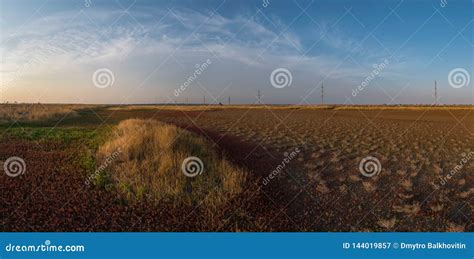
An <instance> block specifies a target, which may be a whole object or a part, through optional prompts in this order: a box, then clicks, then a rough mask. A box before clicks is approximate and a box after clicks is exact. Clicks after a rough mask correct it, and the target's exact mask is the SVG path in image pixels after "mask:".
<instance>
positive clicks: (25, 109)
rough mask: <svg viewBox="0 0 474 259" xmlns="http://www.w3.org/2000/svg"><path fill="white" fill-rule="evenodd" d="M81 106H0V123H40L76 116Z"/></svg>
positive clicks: (83, 106) (82, 106)
mask: <svg viewBox="0 0 474 259" xmlns="http://www.w3.org/2000/svg"><path fill="white" fill-rule="evenodd" d="M85 107H86V105H80V104H64V105H63V104H39V103H37V104H0V123H2V122H13V121H20V122H25V121H39V120H46V119H54V118H62V117H64V116H66V115H76V111H75V110H77V109H82V108H85Z"/></svg>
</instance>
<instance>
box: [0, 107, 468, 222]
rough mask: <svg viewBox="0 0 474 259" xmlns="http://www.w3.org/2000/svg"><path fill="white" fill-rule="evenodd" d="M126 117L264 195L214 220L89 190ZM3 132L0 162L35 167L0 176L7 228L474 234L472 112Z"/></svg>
mask: <svg viewBox="0 0 474 259" xmlns="http://www.w3.org/2000/svg"><path fill="white" fill-rule="evenodd" d="M130 118H139V119H155V120H159V121H162V122H165V123H169V124H174V125H176V126H178V127H180V128H182V129H184V130H186V131H189V132H192V133H193V134H195V135H196V136H199V137H201V138H204V139H207V141H209V142H210V143H212V145H213V147H214V149H215V150H216V152H218V153H219V154H221V155H222V156H223V157H225V158H227V159H228V160H229V161H231V162H232V163H234V164H235V165H236V166H238V167H240V168H243V169H245V170H247V171H249V172H250V179H249V182H250V183H251V185H252V186H255V187H256V191H254V192H251V193H245V194H242V195H239V196H236V197H234V198H233V199H231V200H229V201H228V202H227V205H226V206H224V207H222V209H221V210H220V211H219V213H217V214H215V215H214V214H213V215H212V220H210V217H209V216H208V215H206V213H205V210H203V209H202V208H201V203H199V202H196V203H193V204H190V205H189V206H188V207H187V205H182V206H176V204H175V203H172V202H158V203H157V202H155V203H154V202H148V201H141V202H134V203H130V202H127V201H126V200H124V199H122V198H121V197H120V196H119V195H117V194H116V192H114V191H113V190H111V189H110V188H106V187H100V186H86V185H85V184H84V181H85V179H86V178H87V176H88V175H90V174H91V173H93V172H94V171H96V170H97V168H98V167H99V166H100V163H98V161H97V157H96V152H97V150H98V149H99V147H100V146H101V145H102V144H103V143H104V142H105V141H106V139H107V138H108V136H109V135H110V133H111V132H112V131H113V129H114V128H115V126H116V125H117V124H118V123H119V122H121V121H123V120H126V119H130ZM0 130H1V132H2V138H1V140H0V160H3V161H5V160H6V159H8V158H9V157H12V156H18V157H21V158H23V159H24V160H25V162H26V166H27V170H26V173H25V174H23V175H20V176H18V177H14V178H12V177H8V176H6V175H5V174H3V175H2V176H1V177H0V182H1V183H0V186H1V187H0V188H1V190H0V191H1V192H0V203H2V204H1V206H0V220H1V221H0V224H1V225H0V230H3V231H38V230H39V231H474V224H473V218H474V202H473V200H472V198H473V196H474V163H473V159H474V158H472V157H471V154H472V152H473V151H474V112H473V110H472V107H471V108H468V109H453V108H443V107H437V109H428V108H422V107H417V108H416V109H377V108H376V107H372V108H370V109H357V108H352V109H347V110H346V109H334V108H331V107H328V108H325V109H301V108H293V109H291V108H281V107H280V108H267V107H258V108H252V109H249V107H232V108H215V107H212V109H203V107H193V108H192V109H189V107H188V108H183V109H166V110H163V109H162V107H161V108H157V107H140V106H137V107H133V108H130V107H105V106H101V107H88V108H86V109H82V110H79V111H76V112H75V113H74V116H69V115H65V116H63V117H61V118H54V119H51V120H47V121H34V122H15V123H5V124H3V125H2V126H1V127H0ZM366 157H374V158H376V159H377V160H378V161H379V162H380V168H379V169H380V172H379V173H378V174H376V175H374V176H372V177H366V176H364V175H363V174H361V172H360V169H359V164H360V162H361V160H363V159H364V158H366ZM270 174H272V177H271V178H269V176H270ZM448 176H449V177H448ZM199 177H205V173H204V174H203V175H200V176H199Z"/></svg>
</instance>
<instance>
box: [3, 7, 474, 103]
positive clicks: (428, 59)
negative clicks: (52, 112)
mask: <svg viewBox="0 0 474 259" xmlns="http://www.w3.org/2000/svg"><path fill="white" fill-rule="evenodd" d="M473 18H474V4H473V2H472V1H471V0H457V1H456V0H410V1H409V0H386V1H383V0H378V1H375V0H374V1H369V0H357V1H356V0H352V1H350V0H347V1H346V0H332V1H330V0H325V1H321V0H319V1H297V0H280V1H277V0H252V1H251V0H241V1H233V0H215V1H210V0H202V1H196V0H194V1H191V0H183V1H179V0H169V1H160V0H157V1H151V0H109V1H104V0H22V1H18V0H0V36H1V37H0V53H1V57H2V61H1V67H0V76H1V82H0V101H1V102H15V101H16V102H42V103H109V104H130V103H134V104H137V103H157V102H158V103H175V102H177V103H185V102H189V103H202V102H203V99H204V97H205V98H206V102H207V103H218V102H222V103H227V102H228V98H229V97H230V98H231V102H232V103H255V102H258V100H257V93H258V91H260V93H261V100H260V101H261V102H263V103H267V104H303V105H304V104H319V103H321V102H322V100H321V92H322V87H324V102H325V103H334V104H432V103H433V102H434V84H435V83H434V82H435V80H436V82H437V97H438V100H437V103H439V104H473V101H474V86H473V85H474V78H471V77H472V76H474V73H473V72H474V21H473Z"/></svg>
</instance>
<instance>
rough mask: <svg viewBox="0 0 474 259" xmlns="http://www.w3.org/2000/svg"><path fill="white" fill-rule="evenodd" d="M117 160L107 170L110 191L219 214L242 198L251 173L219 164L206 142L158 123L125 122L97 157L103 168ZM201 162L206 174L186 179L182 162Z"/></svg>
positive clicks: (130, 197)
mask: <svg viewBox="0 0 474 259" xmlns="http://www.w3.org/2000/svg"><path fill="white" fill-rule="evenodd" d="M117 150H119V151H120V152H119V155H118V156H117V157H116V159H115V160H114V161H113V163H111V164H110V166H109V168H108V169H109V170H108V171H109V175H110V181H111V182H112V186H115V187H116V188H117V189H118V191H119V192H120V193H121V194H122V195H124V196H125V198H126V199H127V200H128V201H131V202H134V201H142V200H146V201H152V202H161V201H170V202H175V203H180V202H182V203H186V204H194V203H196V202H201V201H203V202H204V204H205V205H206V208H208V209H209V208H210V209H217V208H218V207H219V206H221V205H223V204H224V203H226V201H227V200H228V199H229V198H231V197H233V196H234V195H237V194H239V193H241V192H242V191H243V189H244V183H245V180H246V177H247V173H246V172H245V171H243V170H241V169H239V168H237V167H235V166H234V165H232V164H231V163H230V162H228V161H227V160H225V159H223V158H220V157H219V156H218V154H217V153H216V152H215V151H214V150H213V146H211V144H210V143H208V142H206V141H205V140H204V139H202V138H199V137H197V136H195V135H192V134H191V133H189V132H187V131H184V130H182V129H179V128H177V127H175V126H172V125H167V124H164V123H161V122H158V121H154V120H140V119H129V120H126V121H122V122H121V123H120V124H119V125H118V126H117V127H116V129H115V131H114V132H113V134H112V136H111V138H110V140H109V141H107V142H106V143H105V144H103V145H102V146H101V147H100V148H99V151H98V161H99V162H101V163H104V161H106V159H107V158H108V157H109V156H110V154H113V153H114V152H115V153H116V152H117ZM190 156H196V157H199V158H200V159H201V160H202V162H203V164H204V170H203V173H202V174H201V175H197V176H195V177H193V178H190V177H187V176H185V175H184V174H183V172H182V169H181V166H182V163H183V160H184V159H185V158H187V157H190Z"/></svg>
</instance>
